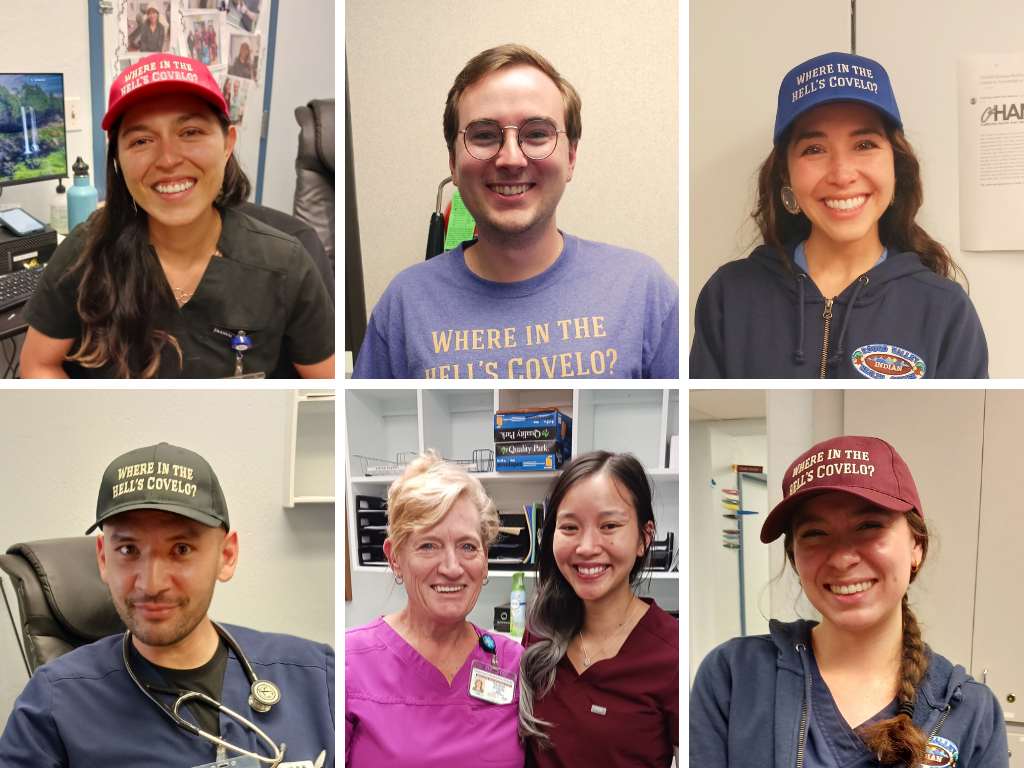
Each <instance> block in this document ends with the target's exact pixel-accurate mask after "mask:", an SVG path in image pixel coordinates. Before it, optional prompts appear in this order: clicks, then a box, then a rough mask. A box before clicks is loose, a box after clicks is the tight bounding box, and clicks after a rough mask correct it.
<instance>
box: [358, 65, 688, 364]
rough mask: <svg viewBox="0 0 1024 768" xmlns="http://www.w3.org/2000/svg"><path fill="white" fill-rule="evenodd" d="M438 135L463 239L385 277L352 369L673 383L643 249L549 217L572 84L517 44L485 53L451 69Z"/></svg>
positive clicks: (575, 133) (560, 184) (661, 304)
mask: <svg viewBox="0 0 1024 768" xmlns="http://www.w3.org/2000/svg"><path fill="white" fill-rule="evenodd" d="M444 134H445V141H446V142H447V144H448V163H449V167H450V169H451V174H452V183H453V184H454V185H455V186H456V187H457V188H458V191H459V194H460V196H461V198H462V200H463V202H464V203H465V205H466V208H467V209H468V211H469V212H470V213H471V214H472V215H473V218H474V220H475V222H476V230H477V238H476V239H475V240H467V241H465V242H463V243H462V244H460V245H459V246H457V247H456V248H454V249H452V250H450V251H448V252H446V253H444V254H442V255H440V256H438V257H436V258H434V259H431V260H429V261H426V262H424V263H421V264H417V265H415V266H413V267H410V268H409V269H406V270H404V271H403V272H402V273H401V274H399V275H398V277H396V278H395V279H394V280H393V281H392V282H391V284H390V285H389V286H388V288H387V290H386V291H385V292H384V295H383V296H382V297H381V299H380V301H379V302H378V304H377V306H376V307H375V308H374V310H373V313H372V315H371V318H370V322H369V326H368V328H367V331H366V338H365V340H364V342H363V346H362V349H361V351H360V354H359V359H358V360H357V361H356V366H355V370H354V372H353V376H354V377H356V378H421V379H422V378H436V379H480V378H493V379H497V378H509V379H515V378H526V379H539V378H545V379H554V378H570V377H573V378H575V377H580V376H583V377H597V378H670V379H675V378H678V375H679V288H678V286H677V285H676V284H675V283H674V282H673V281H672V279H671V278H670V277H669V276H668V275H667V274H666V273H665V271H664V270H663V269H662V268H661V266H660V265H658V264H657V263H656V262H655V261H654V260H653V259H651V258H650V257H649V256H645V255H644V254H642V253H638V252H636V251H630V250H627V249H624V248H620V247H617V246H612V245H606V244H603V243H596V242H590V241H587V240H582V239H580V238H577V237H574V236H572V235H570V234H567V233H565V232H563V231H561V230H559V229H558V228H557V226H556V223H555V212H556V209H557V207H558V203H559V201H560V200H561V199H562V194H563V192H564V191H565V186H566V184H568V183H569V182H570V181H571V180H572V175H573V170H574V169H575V167H576V157H577V149H578V146H579V141H580V136H581V134H582V117H581V102H580V97H579V94H578V93H577V92H576V89H575V88H573V86H572V85H571V84H569V82H568V81H566V80H565V78H563V77H562V76H561V75H559V74H558V72H557V71H556V70H555V68H554V67H552V66H551V64H550V63H549V62H548V61H547V60H546V59H544V57H542V56H540V55H539V54H537V53H535V52H534V51H531V50H530V49H529V48H526V47H524V46H520V45H503V46H499V47H497V48H492V49H490V50H487V51H484V52H483V53H480V54H479V55H477V56H475V57H474V58H473V59H471V60H470V61H469V62H468V63H467V64H466V66H465V67H464V68H463V70H462V72H460V73H459V75H458V77H456V79H455V83H454V85H453V86H452V88H451V90H450V91H449V93H448V103H447V104H446V106H445V111H444Z"/></svg>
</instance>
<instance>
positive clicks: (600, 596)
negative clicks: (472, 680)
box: [519, 451, 679, 768]
mask: <svg viewBox="0 0 1024 768" xmlns="http://www.w3.org/2000/svg"><path fill="white" fill-rule="evenodd" d="M653 538H654V508H653V505H652V503H651V484H650V480H649V479H648V477H647V473H646V472H645V471H644V468H643V466H642V465H641V464H640V462H639V461H638V460H637V459H636V458H635V457H633V456H631V455H629V454H614V453H607V452H605V451H594V452H592V453H586V454H583V455H582V456H578V457H576V458H575V459H573V460H572V461H570V462H569V463H568V464H566V465H565V468H564V469H563V471H562V474H561V475H560V476H559V477H558V479H557V480H555V483H554V485H553V486H552V488H551V492H550V494H549V502H548V513H547V518H546V521H545V523H544V531H543V534H542V537H541V546H540V559H539V573H538V578H537V589H536V591H535V592H534V593H533V597H532V599H531V601H530V605H529V608H528V611H527V619H526V627H527V630H526V635H525V636H524V638H523V645H524V646H525V647H526V648H527V650H526V653H525V654H524V655H523V658H522V662H521V676H520V698H519V715H520V724H519V733H520V737H522V738H524V739H527V740H528V741H529V744H530V750H529V751H528V752H527V765H528V766H537V767H538V768H556V767H561V766H569V765H629V766H637V768H640V767H642V766H652V767H653V766H658V767H659V768H660V767H661V766H665V767H666V768H667V766H669V765H671V763H672V756H673V753H674V752H675V753H678V749H679V623H678V622H677V621H676V620H675V619H673V618H672V617H671V616H669V615H668V614H667V613H665V612H664V611H663V610H661V609H660V608H659V607H658V606H657V604H655V603H654V601H653V600H642V599H640V598H639V597H637V596H636V595H635V594H634V589H635V587H636V586H637V585H638V584H639V581H640V577H641V574H642V573H643V570H644V568H645V567H646V566H647V565H648V563H649V560H650V544H651V541H652V539H653Z"/></svg>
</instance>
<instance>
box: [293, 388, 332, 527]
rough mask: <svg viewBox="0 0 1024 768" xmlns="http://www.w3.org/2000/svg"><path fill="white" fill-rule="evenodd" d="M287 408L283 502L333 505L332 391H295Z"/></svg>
mask: <svg viewBox="0 0 1024 768" xmlns="http://www.w3.org/2000/svg"><path fill="white" fill-rule="evenodd" d="M286 408H287V413H286V419H285V424H286V425H287V427H286V428H287V430H288V432H287V437H286V439H285V441H284V445H285V456H284V501H283V504H284V506H285V507H288V508H291V507H294V506H295V505H296V504H323V503H329V504H333V503H334V499H335V490H334V464H335V452H334V390H333V389H326V390H325V389H316V390H313V389H300V390H296V391H294V392H292V393H291V398H290V399H289V401H288V403H287V405H286Z"/></svg>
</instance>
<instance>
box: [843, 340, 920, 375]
mask: <svg viewBox="0 0 1024 768" xmlns="http://www.w3.org/2000/svg"><path fill="white" fill-rule="evenodd" d="M852 360H853V367H854V368H856V369H857V373H859V374H860V375H861V376H863V377H864V378H866V379H920V378H922V377H923V376H924V372H925V370H926V368H925V364H924V360H922V359H921V358H920V357H918V356H917V355H915V354H914V353H913V352H910V351H909V350H906V349H902V348H900V347H897V346H894V345H892V344H865V345H864V346H863V347H858V348H857V349H855V350H853V358H852Z"/></svg>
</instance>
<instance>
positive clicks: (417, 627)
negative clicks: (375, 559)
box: [345, 451, 525, 768]
mask: <svg viewBox="0 0 1024 768" xmlns="http://www.w3.org/2000/svg"><path fill="white" fill-rule="evenodd" d="M497 535H498V515H497V513H496V512H495V507H494V502H493V501H491V499H490V498H489V497H488V496H487V494H486V493H485V492H484V489H483V486H481V485H480V481H479V480H477V479H476V478H474V477H473V476H471V475H469V474H468V473H466V472H465V471H463V470H461V469H459V468H458V467H456V466H454V465H452V464H449V463H447V462H445V461H443V460H442V459H441V457H440V456H439V455H438V454H437V453H436V452H433V451H431V452H428V453H427V454H424V455H423V456H422V457H420V458H419V459H417V460H416V461H415V462H413V463H412V464H411V465H410V466H409V468H408V469H407V470H406V471H405V473H404V474H403V475H402V477H401V478H399V479H398V480H397V481H396V482H395V483H393V484H392V485H391V488H390V489H389V490H388V538H387V541H385V543H384V553H385V554H386V555H387V558H388V564H389V565H390V567H391V570H392V571H393V572H394V574H395V581H396V583H398V584H404V586H405V590H406V593H407V595H408V602H407V603H406V606H405V608H403V609H402V610H401V611H399V612H398V613H393V614H390V615H388V616H382V617H381V618H379V619H377V620H376V621H373V622H371V623H369V624H366V625H364V626H362V627H357V628H356V629H352V630H349V631H348V632H346V633H345V764H346V765H347V766H350V767H351V768H370V767H371V766H372V768H389V767H391V766H395V767H396V768H397V766H412V765H415V766H417V768H450V767H451V766H464V765H482V764H483V765H487V766H493V768H522V766H523V764H524V762H525V753H524V751H523V748H522V746H521V745H520V742H519V738H518V735H517V729H518V723H519V714H518V706H519V705H518V702H519V682H518V670H519V659H520V657H521V656H522V653H523V651H522V648H521V647H520V646H519V644H518V643H516V642H514V641H511V640H507V639H505V638H503V637H501V636H495V637H492V636H491V635H489V634H488V633H486V632H485V631H484V630H482V629H480V628H479V627H476V626H474V625H473V624H471V623H470V622H468V621H467V620H466V617H467V616H468V615H469V612H470V611H471V610H472V609H473V606H474V605H475V604H476V600H477V597H478V596H479V594H480V589H481V587H482V586H483V584H484V582H485V580H486V578H487V550H488V547H489V546H490V544H491V543H492V542H493V541H494V539H495V538H496V537H497Z"/></svg>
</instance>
